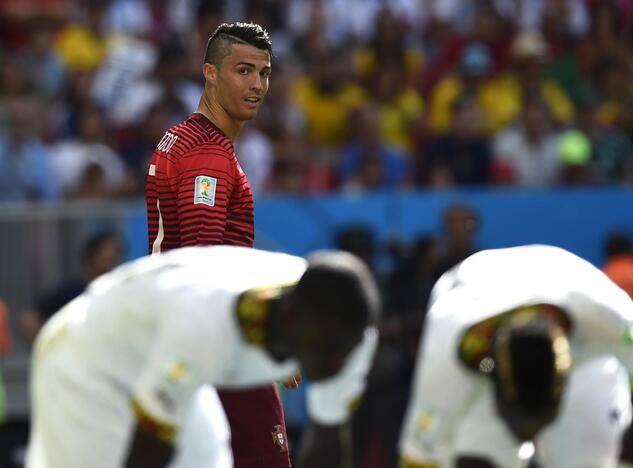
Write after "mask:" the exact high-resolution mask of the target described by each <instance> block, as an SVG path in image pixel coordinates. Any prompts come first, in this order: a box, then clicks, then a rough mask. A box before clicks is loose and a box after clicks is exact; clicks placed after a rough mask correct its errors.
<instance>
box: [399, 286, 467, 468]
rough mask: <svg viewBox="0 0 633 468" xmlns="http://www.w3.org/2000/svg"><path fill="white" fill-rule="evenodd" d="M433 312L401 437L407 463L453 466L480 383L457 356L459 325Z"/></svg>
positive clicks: (410, 466) (420, 467)
mask: <svg viewBox="0 0 633 468" xmlns="http://www.w3.org/2000/svg"><path fill="white" fill-rule="evenodd" d="M448 294H450V293H448ZM439 302H440V303H441V301H439ZM436 305H438V304H437V303H436ZM459 311H462V310H459ZM434 315H435V314H434V313H433V308H432V309H431V312H430V313H429V316H428V317H427V324H426V327H425V331H424V335H423V338H422V341H421V343H420V346H419V348H418V355H417V359H416V369H415V373H414V381H413V388H412V393H411V397H410V399H409V407H408V408H407V412H406V415H405V420H404V425H403V431H402V434H401V437H400V457H401V466H402V467H404V468H437V467H444V466H450V465H449V464H448V463H449V460H450V456H451V450H452V444H453V436H454V433H455V431H456V429H457V427H458V425H459V421H460V417H461V414H463V412H464V411H465V410H466V409H467V407H468V405H470V403H471V402H472V400H473V398H474V396H475V394H476V391H477V388H478V380H477V378H476V376H475V375H474V374H473V373H472V372H471V371H469V370H468V369H466V368H465V366H462V365H461V364H460V363H459V362H458V360H457V343H458V340H459V338H460V337H459V333H460V330H459V329H456V328H454V327H450V326H449V327H447V326H446V324H445V321H446V316H444V317H440V318H436V317H434Z"/></svg>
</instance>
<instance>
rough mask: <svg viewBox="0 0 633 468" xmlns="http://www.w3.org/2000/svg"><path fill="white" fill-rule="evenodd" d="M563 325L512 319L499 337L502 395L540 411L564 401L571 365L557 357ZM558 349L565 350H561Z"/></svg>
mask: <svg viewBox="0 0 633 468" xmlns="http://www.w3.org/2000/svg"><path fill="white" fill-rule="evenodd" d="M558 339H563V340H566V337H565V336H564V334H562V328H561V327H558V325H556V324H555V323H554V322H553V321H551V320H549V319H546V318H536V317H533V318H531V319H527V320H525V321H524V319H519V320H516V321H514V320H513V319H510V320H509V321H508V322H506V323H505V324H504V325H502V326H501V328H500V329H499V331H498V332H497V336H496V338H495V353H494V354H495V369H494V372H493V379H494V381H495V386H496V388H497V392H498V395H499V396H500V397H501V398H503V399H504V400H505V401H506V402H508V403H512V404H513V405H515V406H516V407H517V408H519V409H521V410H523V411H527V412H530V411H539V410H543V409H545V408H548V407H551V406H552V405H556V404H557V402H558V401H559V400H560V397H561V393H562V390H563V388H562V386H563V382H564V378H565V377H566V372H567V370H568V368H567V367H565V366H562V365H561V364H564V361H560V359H564V357H557V351H556V349H557V348H556V346H557V342H556V340H558ZM558 352H561V350H560V349H559V350H558Z"/></svg>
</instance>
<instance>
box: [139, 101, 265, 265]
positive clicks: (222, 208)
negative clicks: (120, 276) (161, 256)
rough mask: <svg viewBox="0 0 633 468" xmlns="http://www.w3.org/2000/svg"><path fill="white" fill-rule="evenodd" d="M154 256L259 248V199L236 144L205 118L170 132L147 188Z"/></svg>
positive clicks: (154, 159) (160, 147)
mask: <svg viewBox="0 0 633 468" xmlns="http://www.w3.org/2000/svg"><path fill="white" fill-rule="evenodd" d="M146 197H147V219H148V227H149V252H150V253H158V252H163V251H166V250H170V249H175V248H178V247H184V246H188V245H212V244H225V245H242V246H247V247H252V246H253V239H254V235H255V234H254V218H253V194H252V192H251V188H250V186H249V184H248V180H247V178H246V175H245V174H244V172H243V171H242V168H241V167H240V165H239V163H238V161H237V157H236V155H235V148H234V147H233V142H232V141H231V140H230V139H229V138H228V137H227V136H226V135H225V134H224V133H223V132H222V131H221V130H220V129H219V128H217V127H216V126H215V125H213V123H211V122H210V121H209V120H208V119H207V118H206V117H205V116H203V115H202V114H197V113H196V114H192V115H191V116H190V117H189V118H188V119H187V120H185V121H184V122H182V123H180V124H178V125H176V126H174V127H172V128H170V129H169V130H168V131H167V132H166V133H165V135H164V136H163V138H162V139H161V141H160V142H159V143H158V146H157V147H156V149H155V150H154V153H153V154H152V159H151V161H150V166H149V172H148V175H147V184H146Z"/></svg>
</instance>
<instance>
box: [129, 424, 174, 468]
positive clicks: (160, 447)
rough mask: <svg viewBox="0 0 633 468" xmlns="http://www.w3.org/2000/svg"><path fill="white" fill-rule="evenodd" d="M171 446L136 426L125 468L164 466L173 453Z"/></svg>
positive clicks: (161, 467) (158, 467)
mask: <svg viewBox="0 0 633 468" xmlns="http://www.w3.org/2000/svg"><path fill="white" fill-rule="evenodd" d="M173 452H174V449H173V446H172V445H171V444H170V443H168V442H166V441H163V440H161V439H159V438H158V437H156V436H154V435H152V434H150V433H149V432H147V431H145V430H143V429H142V428H141V427H140V426H138V425H137V426H136V429H135V430H134V435H133V436H132V441H131V443H130V448H129V450H128V454H127V458H126V460H125V465H124V466H125V468H164V467H166V466H167V464H168V463H169V461H170V460H171V457H172V455H173Z"/></svg>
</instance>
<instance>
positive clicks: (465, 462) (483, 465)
mask: <svg viewBox="0 0 633 468" xmlns="http://www.w3.org/2000/svg"><path fill="white" fill-rule="evenodd" d="M455 468H495V465H494V464H492V463H490V462H489V461H487V460H484V459H482V458H476V457H459V458H458V459H457V464H456V465H455Z"/></svg>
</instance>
